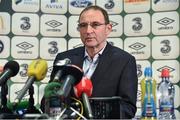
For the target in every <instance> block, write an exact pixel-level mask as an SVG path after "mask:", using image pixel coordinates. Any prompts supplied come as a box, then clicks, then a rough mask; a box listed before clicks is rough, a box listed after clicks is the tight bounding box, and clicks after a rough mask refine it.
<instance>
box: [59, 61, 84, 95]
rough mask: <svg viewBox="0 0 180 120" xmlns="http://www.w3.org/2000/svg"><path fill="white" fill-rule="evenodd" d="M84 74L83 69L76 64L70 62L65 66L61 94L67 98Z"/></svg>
mask: <svg viewBox="0 0 180 120" xmlns="http://www.w3.org/2000/svg"><path fill="white" fill-rule="evenodd" d="M82 76H83V70H82V69H81V68H79V67H78V66H76V65H72V64H68V65H66V66H64V68H63V70H62V77H61V83H62V85H61V87H60V90H59V91H58V94H59V96H61V97H62V98H66V97H67V96H68V95H69V93H70V90H71V88H72V87H73V85H76V84H77V83H79V81H80V80H81V78H82Z"/></svg>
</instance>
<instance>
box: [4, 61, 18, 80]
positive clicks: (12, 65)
mask: <svg viewBox="0 0 180 120" xmlns="http://www.w3.org/2000/svg"><path fill="white" fill-rule="evenodd" d="M6 69H10V70H11V72H12V73H11V74H12V77H13V76H15V75H17V73H18V72H19V64H18V63H17V62H16V61H9V62H7V63H6V64H5V66H4V71H5V70H6Z"/></svg>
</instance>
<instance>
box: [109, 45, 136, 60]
mask: <svg viewBox="0 0 180 120" xmlns="http://www.w3.org/2000/svg"><path fill="white" fill-rule="evenodd" d="M111 51H112V53H113V54H114V55H116V56H119V57H123V58H134V56H132V55H131V54H130V53H128V52H127V51H125V50H123V49H121V48H119V47H116V46H111Z"/></svg>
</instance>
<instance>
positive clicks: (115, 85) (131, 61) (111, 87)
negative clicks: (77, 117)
mask: <svg viewBox="0 0 180 120" xmlns="http://www.w3.org/2000/svg"><path fill="white" fill-rule="evenodd" d="M84 51H85V48H84V47H79V48H75V49H72V50H69V51H65V52H62V53H59V54H58V55H57V56H56V59H55V61H54V63H55V62H56V61H58V60H63V59H65V58H69V59H70V60H71V63H72V64H74V65H77V66H79V67H80V68H82V65H83V60H84ZM54 74H55V71H54V70H53V71H52V74H51V80H52V78H53V77H54ZM91 80H92V83H93V92H92V97H112V96H120V97H121V98H122V100H121V107H120V114H121V115H120V118H125V119H128V118H132V117H134V115H135V113H136V98H137V82H138V79H137V71H136V61H135V58H134V57H133V56H132V55H130V54H129V53H127V52H125V51H123V50H121V49H119V48H117V47H114V46H112V45H110V44H109V43H108V44H107V46H106V48H105V49H104V51H103V53H102V55H100V58H99V63H98V65H97V67H96V69H95V71H94V73H93V75H92V77H91Z"/></svg>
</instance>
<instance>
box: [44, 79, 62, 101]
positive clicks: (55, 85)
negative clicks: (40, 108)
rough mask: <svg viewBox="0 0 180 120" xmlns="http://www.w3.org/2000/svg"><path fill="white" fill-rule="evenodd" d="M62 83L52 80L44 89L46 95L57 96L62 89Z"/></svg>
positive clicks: (46, 96)
mask: <svg viewBox="0 0 180 120" xmlns="http://www.w3.org/2000/svg"><path fill="white" fill-rule="evenodd" d="M60 87H61V84H60V83H59V82H50V83H48V84H47V85H46V87H45V89H44V97H45V98H48V97H50V96H57V95H58V90H59V89H60Z"/></svg>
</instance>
